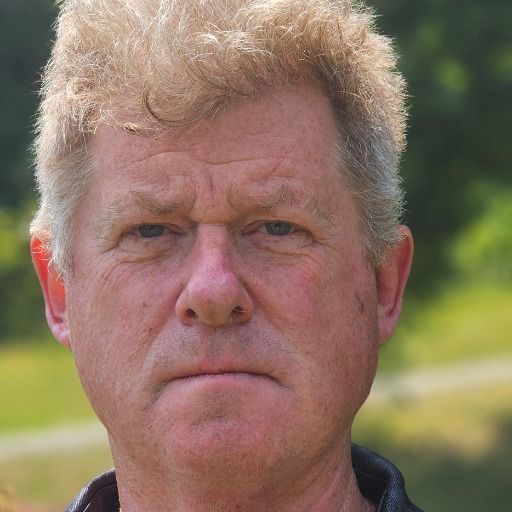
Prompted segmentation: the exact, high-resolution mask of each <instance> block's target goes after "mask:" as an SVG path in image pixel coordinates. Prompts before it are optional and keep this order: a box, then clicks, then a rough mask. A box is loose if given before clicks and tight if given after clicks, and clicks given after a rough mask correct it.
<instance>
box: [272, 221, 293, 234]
mask: <svg viewBox="0 0 512 512" xmlns="http://www.w3.org/2000/svg"><path fill="white" fill-rule="evenodd" d="M292 229H293V226H292V225H291V224H290V223H289V222H281V221H277V222H267V223H265V230H266V232H267V233H268V234H269V235H272V236H284V235H288V234H290V232H291V231H292Z"/></svg>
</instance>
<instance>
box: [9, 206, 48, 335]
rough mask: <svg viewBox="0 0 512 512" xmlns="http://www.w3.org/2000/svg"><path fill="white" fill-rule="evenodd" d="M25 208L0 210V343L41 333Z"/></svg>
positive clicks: (39, 301)
mask: <svg viewBox="0 0 512 512" xmlns="http://www.w3.org/2000/svg"><path fill="white" fill-rule="evenodd" d="M29 217H30V213H29V210H28V209H25V210H24V211H23V210H22V211H17V212H8V211H6V210H0V304H1V307H0V343H1V342H2V341H5V340H6V339H7V338H9V337H13V336H14V337H16V338H18V339H19V338H21V337H25V336H29V335H31V334H34V333H38V332H42V330H43V328H44V325H45V321H44V305H43V301H42V295H41V291H40V289H39V285H38V283H37V279H36V277H35V272H34V269H33V267H32V262H31V260H30V250H29V236H28V227H29Z"/></svg>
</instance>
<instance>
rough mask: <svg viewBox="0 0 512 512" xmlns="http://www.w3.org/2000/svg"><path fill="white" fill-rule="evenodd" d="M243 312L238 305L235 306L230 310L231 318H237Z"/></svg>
mask: <svg viewBox="0 0 512 512" xmlns="http://www.w3.org/2000/svg"><path fill="white" fill-rule="evenodd" d="M243 313H244V310H243V309H242V308H241V307H240V306H237V307H236V308H234V309H233V311H231V315H232V317H233V318H238V317H239V316H241V315H243Z"/></svg>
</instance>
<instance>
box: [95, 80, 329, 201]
mask: <svg viewBox="0 0 512 512" xmlns="http://www.w3.org/2000/svg"><path fill="white" fill-rule="evenodd" d="M336 138H337V137H336V129H335V124H334V119H333V116H332V112H331V106H330V103H329V101H328V99H327V97H326V96H325V95H324V94H323V93H322V92H320V90H319V89H317V88H316V87H314V86H311V85H301V86H299V87H297V88H293V89H292V88H288V87H287V88H284V87H283V88H280V89H273V90H271V91H269V92H268V93H267V94H266V95H265V96H263V97H261V98H259V99H258V100H256V101H251V102H249V101H247V102H244V103H239V104H237V105H233V106H231V108H229V109H227V110H226V111H225V112H221V113H219V114H218V115H217V116H216V117H215V119H213V120H203V121H201V122H199V123H198V124H197V125H195V126H193V127H191V128H188V129H186V130H183V131H180V132H168V133H166V134H164V135H162V136H159V137H153V138H150V137H142V136H135V135H133V134H130V133H126V132H123V131H122V130H121V129H119V128H114V127H108V126H102V127H101V128H99V129H98V131H97V133H96V134H95V135H94V136H93V137H92V141H91V147H90V149H91V155H92V160H93V170H94V171H93V175H94V176H93V182H96V185H97V187H99V188H101V190H102V193H101V195H102V196H107V195H113V196H117V201H118V202H119V203H122V202H123V201H125V200H126V199H127V197H126V189H127V186H129V187H135V188H136V189H137V192H139V191H140V192H142V193H145V192H150V193H152V194H154V193H156V194H157V195H166V196H167V197H171V196H176V195H181V196H190V201H192V202H193V201H194V199H193V197H192V196H195V195H196V194H197V187H198V183H204V182H207V183H208V184H209V186H210V187H212V188H215V187H217V188H222V187H224V188H226V189H227V188H229V187H231V190H230V191H228V193H229V194H230V197H229V199H231V196H232V195H235V196H237V195H238V196H242V195H244V192H249V191H250V194H252V196H253V197H256V198H257V197H258V194H260V192H265V191H266V190H269V189H271V190H272V194H273V199H272V200H275V196H276V194H277V195H279V194H281V195H284V200H285V201H288V202H291V201H293V200H294V199H295V198H299V199H300V200H301V201H304V202H306V201H308V200H310V199H311V196H312V195H315V193H316V192H320V191H321V189H324V190H329V182H330V183H331V185H332V180H333V178H335V177H336V178H337V174H338V173H337V171H336V166H337V163H338V162H337V161H336V151H335V141H336ZM145 188H149V189H151V188H152V189H153V190H145ZM233 189H235V192H236V194H233ZM123 190H124V192H125V194H124V196H123V194H122V191H123ZM131 195H132V196H133V194H131ZM213 195H214V194H213ZM260 195H261V194H260ZM263 195H264V194H263ZM129 199H135V200H138V199H140V195H139V196H138V197H137V194H135V195H134V197H129ZM232 199H233V201H236V197H233V198H232ZM261 199H262V201H264V200H265V198H264V197H263V196H262V198H261Z"/></svg>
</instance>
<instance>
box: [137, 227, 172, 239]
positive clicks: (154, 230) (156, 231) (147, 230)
mask: <svg viewBox="0 0 512 512" xmlns="http://www.w3.org/2000/svg"><path fill="white" fill-rule="evenodd" d="M164 232H165V228H164V226H162V225H161V224H143V225H142V226H139V227H138V228H137V233H138V234H139V235H140V236H141V237H142V238H156V237H158V236H162V235H163V234H164Z"/></svg>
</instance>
